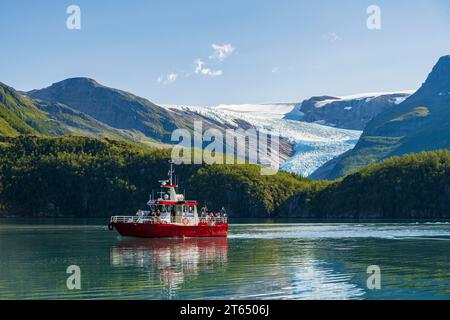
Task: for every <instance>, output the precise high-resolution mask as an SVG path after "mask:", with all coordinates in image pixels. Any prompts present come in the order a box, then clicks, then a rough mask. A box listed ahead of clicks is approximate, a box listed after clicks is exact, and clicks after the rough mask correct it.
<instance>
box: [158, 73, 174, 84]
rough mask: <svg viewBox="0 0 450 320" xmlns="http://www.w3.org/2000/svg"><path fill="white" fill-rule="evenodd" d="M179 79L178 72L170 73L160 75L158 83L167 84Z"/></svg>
mask: <svg viewBox="0 0 450 320" xmlns="http://www.w3.org/2000/svg"><path fill="white" fill-rule="evenodd" d="M177 79H178V74H176V73H169V74H168V75H166V76H160V77H158V79H157V82H158V84H163V85H166V84H171V83H174V82H175V81H177Z"/></svg>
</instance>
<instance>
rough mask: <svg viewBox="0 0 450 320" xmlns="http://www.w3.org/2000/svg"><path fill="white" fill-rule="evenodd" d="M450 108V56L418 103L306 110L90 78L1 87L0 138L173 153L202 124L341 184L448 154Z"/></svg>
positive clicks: (377, 101) (369, 99) (387, 99)
mask: <svg viewBox="0 0 450 320" xmlns="http://www.w3.org/2000/svg"><path fill="white" fill-rule="evenodd" d="M449 103H450V56H444V57H442V58H441V59H440V60H439V62H438V63H437V65H436V66H435V67H434V68H433V70H432V72H431V74H430V75H429V77H428V79H427V80H426V81H425V83H424V84H423V85H422V87H421V88H420V89H419V90H418V91H417V92H415V93H414V94H412V95H411V93H410V92H397V93H377V94H360V95H354V96H349V97H334V96H320V97H312V98H310V99H306V100H304V101H303V102H300V103H276V104H245V105H218V106H209V107H204V106H186V105H161V106H160V105H157V104H155V103H152V102H150V101H149V100H147V99H144V98H141V97H138V96H136V95H133V94H131V93H128V92H125V91H122V90H118V89H114V88H109V87H106V86H103V85H101V84H99V83H98V82H96V81H95V80H93V79H89V78H71V79H66V80H63V81H60V82H57V83H54V84H52V85H51V86H49V87H47V88H43V89H38V90H32V91H29V92H19V91H17V90H15V89H14V88H12V87H9V86H7V85H5V84H3V83H0V136H18V135H44V136H64V135H78V136H88V137H107V138H111V139H114V140H121V141H127V142H133V143H137V144H140V145H146V146H157V147H170V144H173V143H174V142H172V141H171V139H170V138H171V133H172V131H173V130H175V129H176V128H186V129H188V130H190V131H192V130H193V121H195V120H201V121H202V122H203V130H206V129H209V128H215V129H219V130H221V131H222V132H223V131H224V130H226V129H229V128H231V129H236V128H243V129H251V128H254V129H257V130H260V131H266V132H269V131H275V132H278V133H279V135H280V137H281V145H280V158H281V159H280V160H281V168H282V169H283V170H285V171H290V172H295V173H297V174H300V175H303V176H310V177H312V178H316V179H335V178H338V177H342V176H344V175H346V174H348V173H351V172H353V171H355V170H357V169H359V168H361V167H363V166H365V165H367V164H369V163H371V162H377V161H380V160H383V159H385V158H388V157H390V156H395V155H402V154H404V153H410V152H419V151H424V150H436V149H440V148H448V147H449V146H450V141H449V139H450V138H449V137H450V135H449V133H450V122H449V119H450V118H449V116H450V114H449V112H450V109H449V108H448V105H449ZM362 129H364V131H363V132H362V131H361V130H362ZM361 134H362V135H361ZM242 138H245V137H242Z"/></svg>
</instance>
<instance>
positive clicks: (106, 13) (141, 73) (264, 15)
mask: <svg viewBox="0 0 450 320" xmlns="http://www.w3.org/2000/svg"><path fill="white" fill-rule="evenodd" d="M71 4H76V5H78V6H79V7H80V8H81V30H69V29H67V28H66V19H67V17H68V14H67V13H66V8H67V7H68V6H69V5H71ZM372 4H376V5H378V6H379V7H380V9H381V18H382V22H381V23H382V24H381V27H382V28H381V30H369V29H368V28H367V27H366V20H367V17H368V15H367V13H366V9H367V7H368V6H369V5H372ZM0 39H2V41H1V42H0V81H1V82H4V83H6V84H8V85H11V86H13V87H15V88H17V89H19V90H30V89H35V88H42V87H46V86H48V85H50V84H51V83H54V82H57V81H60V80H63V79H65V78H69V77H75V76H85V77H91V78H94V79H96V80H97V81H98V82H100V83H102V84H105V85H108V86H112V87H116V88H120V89H124V90H127V91H130V92H132V93H135V94H137V95H140V96H143V97H146V98H148V99H150V100H151V101H154V102H157V103H177V104H193V105H213V104H219V103H269V102H292V101H300V100H301V99H303V98H307V97H310V96H313V95H322V94H328V95H350V94H354V93H362V92H378V91H396V90H405V89H415V88H417V87H419V86H420V84H421V83H422V82H423V81H424V80H425V77H426V76H427V74H428V73H429V72H430V71H431V68H432V66H433V65H434V64H435V63H436V61H437V59H438V58H439V57H440V56H442V55H446V54H450V3H449V2H448V0H434V1H433V0H423V1H419V0H413V1H411V0H408V1H407V0H397V1H380V0H372V1H364V0H353V1H351V0H341V1H331V0H330V1H325V0H322V1H320V0H319V1H317V0H316V1H301V0H278V1H269V0H259V1H255V0H239V1H238V0H226V1H212V0H191V1H186V0H184V1H183V0H178V1H176V0H158V1H156V0H153V1H152V0H147V1H145V0H142V1H132V0H130V1H93V0H89V1H84V0H83V1H81V0H73V1H61V0H59V1H58V0H54V1H47V0H41V1H33V2H31V1H24V0H1V3H0ZM213 44H215V45H217V46H218V47H216V50H214V48H213V47H212V45H213ZM225 45H228V46H225ZM217 48H218V49H217ZM221 48H222V49H221ZM214 54H216V55H215V56H214ZM198 59H200V60H201V61H202V62H203V64H202V65H201V68H197V73H196V64H195V61H198ZM169 75H171V76H169ZM158 79H159V81H158Z"/></svg>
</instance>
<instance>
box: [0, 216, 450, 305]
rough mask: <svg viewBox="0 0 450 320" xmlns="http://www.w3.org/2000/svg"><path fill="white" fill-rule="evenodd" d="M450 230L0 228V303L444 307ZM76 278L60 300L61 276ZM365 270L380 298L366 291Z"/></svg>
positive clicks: (430, 226)
mask: <svg viewBox="0 0 450 320" xmlns="http://www.w3.org/2000/svg"><path fill="white" fill-rule="evenodd" d="M449 240H450V224H448V223H423V224H413V223H409V224H362V223H361V224H351V223H342V224H324V223H321V224H306V223H304V224H239V225H231V226H230V235H229V238H228V239H220V238H219V239H211V238H203V239H130V238H128V239H127V238H122V237H120V236H118V235H117V233H115V232H109V231H108V230H107V228H106V227H105V226H103V225H98V224H94V225H81V224H59V225H58V224H57V225H53V224H50V223H44V224H42V223H41V224H26V223H20V224H12V223H8V221H6V222H5V221H4V222H3V223H2V224H0V298H1V299H14V298H19V299H72V298H75V299H105V298H110V299H398V298H406V299H448V298H449V297H450V259H449V258H450V242H449ZM72 264H75V265H78V266H80V269H81V283H82V288H81V290H74V291H71V290H68V289H67V287H66V279H67V277H68V276H69V275H68V274H66V268H67V267H68V266H69V265H72ZM369 265H378V266H380V268H381V272H382V288H381V290H374V291H373V290H369V289H368V288H367V286H366V281H367V278H368V276H369V275H368V274H367V273H366V270H367V267H368V266H369Z"/></svg>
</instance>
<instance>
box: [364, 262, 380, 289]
mask: <svg viewBox="0 0 450 320" xmlns="http://www.w3.org/2000/svg"><path fill="white" fill-rule="evenodd" d="M367 274H370V276H369V277H368V278H367V283H366V284H367V289H369V290H380V289H381V268H380V267H379V266H377V265H371V266H368V267H367Z"/></svg>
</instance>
